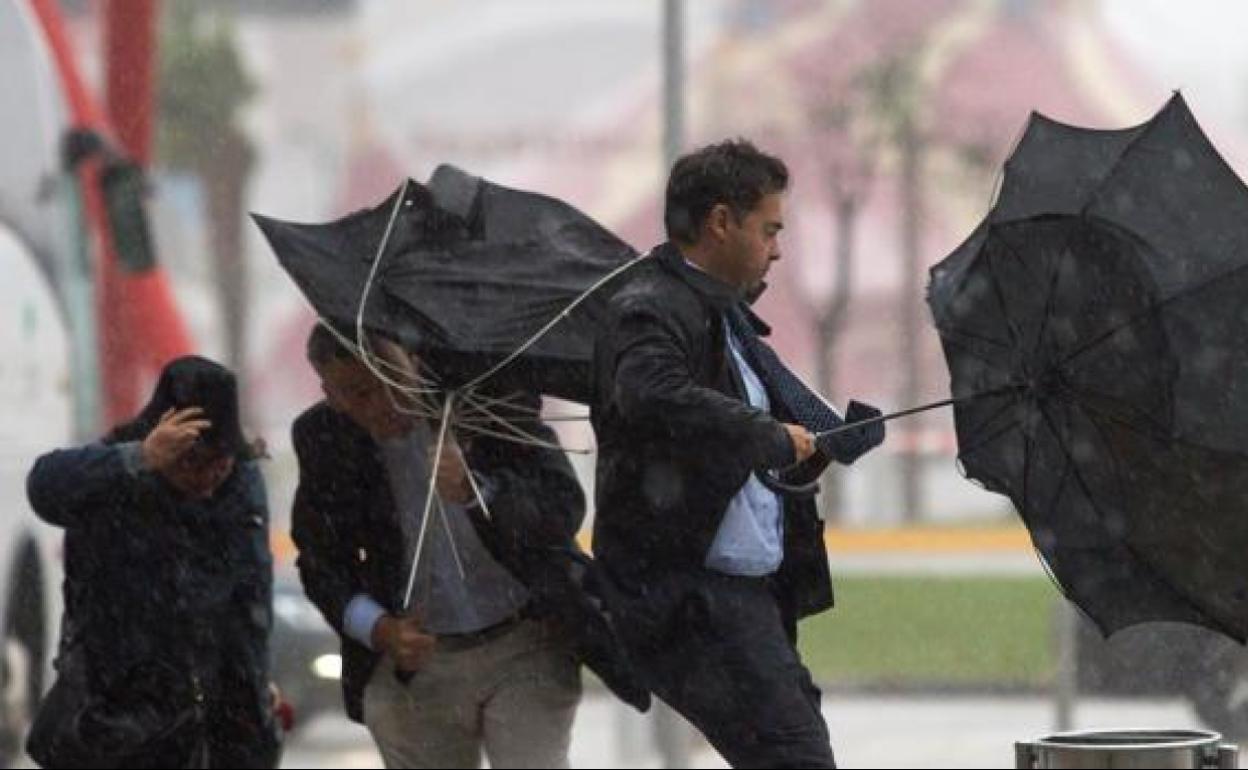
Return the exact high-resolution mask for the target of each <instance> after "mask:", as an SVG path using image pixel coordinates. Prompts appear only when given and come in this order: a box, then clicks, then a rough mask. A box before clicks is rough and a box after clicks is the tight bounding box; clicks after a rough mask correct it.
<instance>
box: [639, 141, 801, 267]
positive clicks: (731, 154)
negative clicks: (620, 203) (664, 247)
mask: <svg viewBox="0 0 1248 770" xmlns="http://www.w3.org/2000/svg"><path fill="white" fill-rule="evenodd" d="M788 185H789V169H788V167H786V166H785V165H784V161H782V160H780V159H779V158H777V157H774V156H772V155H768V154H767V153H765V152H761V151H760V150H759V149H758V148H757V147H755V146H754V145H753V144H752V143H750V142H749V141H747V140H745V139H729V140H726V141H723V142H720V143H719V144H712V145H708V146H706V147H703V148H702V149H700V150H697V151H696V152H692V153H689V154H688V155H685V156H683V157H681V158H680V159H679V160H677V161H676V164H675V165H674V166H672V173H671V176H669V177H668V180H667V202H666V207H665V210H664V212H663V223H664V225H666V227H667V237H668V238H669V239H670V240H672V241H675V242H677V243H685V244H690V243H695V242H696V241H697V240H698V236H699V234H700V233H701V231H702V224H703V223H704V222H706V217H707V215H709V214H710V213H711V209H713V208H715V206H716V205H718V204H720V203H723V204H726V205H727V206H728V207H729V208H730V209H731V210H732V213H733V215H734V216H735V217H737V219H738V220H740V219H742V218H744V217H745V215H746V214H748V213H749V212H751V211H753V210H754V208H755V207H756V206H758V202H759V201H760V200H762V198H763V196H764V195H770V194H771V193H778V192H784V190H785V188H786V187H788Z"/></svg>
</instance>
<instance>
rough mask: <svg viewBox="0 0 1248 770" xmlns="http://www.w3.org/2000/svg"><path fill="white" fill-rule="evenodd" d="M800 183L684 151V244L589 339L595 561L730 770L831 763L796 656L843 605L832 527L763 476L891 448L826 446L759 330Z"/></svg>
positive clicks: (670, 696)
mask: <svg viewBox="0 0 1248 770" xmlns="http://www.w3.org/2000/svg"><path fill="white" fill-rule="evenodd" d="M787 184H788V171H787V169H786V168H785V166H784V164H783V162H781V161H780V160H779V159H777V158H774V157H771V156H768V155H766V154H764V153H761V152H759V151H758V150H757V149H755V147H754V146H753V145H751V144H750V143H748V142H745V141H729V142H723V143H722V144H718V145H713V146H710V147H706V148H704V149H702V150H699V151H698V152H695V153H693V154H691V155H688V156H685V157H683V158H681V159H680V160H678V161H677V162H676V164H675V166H674V167H673V169H672V173H671V178H670V180H669V182H668V188H667V202H666V213H665V220H666V225H667V231H668V236H669V238H670V242H668V243H665V244H663V245H661V246H659V247H657V248H656V249H655V250H654V252H652V258H651V259H649V260H647V261H646V262H645V263H643V264H642V265H640V266H638V267H637V268H635V269H634V272H633V273H632V275H631V277H630V279H629V281H628V284H627V285H626V286H624V287H622V288H621V289H620V290H619V291H618V292H617V294H616V295H615V296H614V297H613V298H612V300H611V302H610V305H609V310H608V317H607V319H606V323H605V324H604V328H603V331H602V332H601V334H600V336H599V338H598V340H597V344H596V348H595V375H596V378H597V379H596V383H597V384H596V388H597V392H596V400H595V404H594V407H593V411H592V419H593V424H594V430H595V431H596V433H597V436H598V445H599V460H598V481H597V513H596V519H595V528H594V552H595V556H596V557H597V558H598V560H599V562H600V563H601V564H602V565H604V566H605V568H606V571H607V573H608V574H609V575H610V577H611V578H612V579H613V582H614V583H615V585H616V588H617V592H616V593H617V594H618V595H617V596H616V597H615V599H614V600H613V605H614V606H613V611H614V612H615V613H616V615H617V616H618V619H619V621H620V624H619V627H620V629H621V632H622V633H623V635H624V637H625V641H626V642H627V644H628V647H629V652H630V653H631V655H632V658H633V660H634V662H635V663H636V665H637V666H638V667H639V668H640V669H641V670H642V671H643V672H644V673H645V674H646V676H647V678H648V684H649V685H650V686H651V688H652V689H653V690H654V692H655V693H656V694H657V695H659V697H661V698H662V699H663V700H665V701H667V702H668V703H669V704H671V705H672V706H673V708H675V709H676V710H677V711H678V712H680V713H681V714H683V715H684V716H685V717H686V718H688V719H689V720H690V721H691V722H692V723H693V724H694V726H696V727H697V728H698V729H700V730H701V731H702V732H703V733H704V734H705V735H706V737H707V738H708V739H709V740H710V742H711V743H712V744H713V745H714V746H715V747H716V749H718V750H719V751H720V753H722V754H723V755H724V757H725V758H726V759H727V760H728V761H729V762H730V763H731V764H732V765H733V766H734V767H831V766H833V764H834V761H833V755H832V749H831V745H830V740H829V737H828V730H827V726H826V724H825V723H824V720H823V716H822V714H821V713H820V708H819V698H820V695H819V690H818V689H817V688H816V687H815V685H814V683H813V682H812V680H811V677H810V673H809V672H808V671H807V670H806V668H805V666H804V665H803V664H802V662H801V659H800V657H799V655H798V652H797V648H796V636H797V634H796V626H797V621H798V619H799V618H801V617H804V616H806V615H809V614H812V613H814V612H818V611H821V610H824V609H827V608H828V607H830V606H831V605H832V589H831V581H830V578H829V574H828V565H827V555H826V553H825V550H824V545H823V524H822V522H821V521H820V520H819V517H818V515H817V512H816V510H815V504H814V502H813V500H812V499H810V497H809V496H807V497H805V498H789V497H785V496H781V495H780V494H778V493H777V492H775V491H773V489H776V488H778V487H777V486H776V484H774V483H771V484H768V483H765V481H766V480H767V479H769V478H770V477H769V476H768V475H767V474H769V473H772V472H777V471H783V474H782V475H783V476H784V477H785V479H784V481H786V482H788V483H789V484H790V485H801V484H805V483H808V482H810V481H812V480H813V479H815V478H817V476H818V474H819V473H820V472H821V471H822V470H823V469H824V467H826V465H827V463H828V462H829V460H830V459H837V460H839V461H841V462H845V463H849V462H852V461H853V460H854V459H855V458H856V457H857V456H858V455H860V454H862V453H863V452H865V451H866V450H868V449H870V448H871V447H872V446H873V445H874V444H875V443H878V441H879V440H881V439H882V430H879V429H876V431H875V433H874V434H868V433H863V432H862V431H863V429H862V428H857V429H854V430H852V431H849V432H848V433H846V434H842V435H841V437H840V438H838V439H837V440H835V441H832V442H828V441H822V442H820V443H819V446H818V447H816V441H815V436H814V435H812V434H811V432H810V431H808V430H807V429H806V428H804V427H802V426H801V425H798V424H797V423H798V421H799V419H802V417H803V416H802V415H800V414H795V413H793V412H794V410H793V409H791V408H790V404H791V403H793V400H792V399H791V398H789V397H790V396H791V395H792V394H793V392H794V391H795V390H800V391H803V393H802V395H804V396H805V397H806V402H805V403H809V402H810V401H811V400H812V399H814V397H813V395H811V394H810V393H809V392H808V391H806V390H805V389H804V386H800V384H795V383H796V380H795V378H793V376H792V374H791V373H790V372H788V371H787V370H784V369H783V366H782V365H781V364H780V363H779V359H777V358H775V354H774V353H773V352H771V351H770V348H767V347H766V346H765V343H762V342H761V341H760V340H759V339H758V337H759V336H761V335H765V334H766V331H767V330H766V326H765V324H763V323H762V322H761V321H760V320H759V319H758V318H757V317H755V316H754V315H753V314H752V313H751V312H750V311H749V308H748V307H747V305H746V300H747V299H749V298H752V297H754V296H757V294H758V293H759V292H760V291H761V288H762V285H763V278H764V276H765V275H766V273H767V270H768V268H769V267H770V266H771V264H772V263H773V262H775V261H776V260H778V259H779V258H780V251H779V247H778V242H777V239H778V236H779V234H780V231H781V229H782V228H783V226H784V214H783V199H782V195H783V193H784V191H785V188H786V187H787ZM779 370H783V371H779ZM815 400H817V399H815ZM817 406H819V408H824V407H823V406H822V405H821V404H818V405H817ZM829 419H831V420H834V421H838V422H839V418H838V417H836V416H835V415H831V413H830V412H829ZM825 424H826V423H825ZM829 455H830V456H829Z"/></svg>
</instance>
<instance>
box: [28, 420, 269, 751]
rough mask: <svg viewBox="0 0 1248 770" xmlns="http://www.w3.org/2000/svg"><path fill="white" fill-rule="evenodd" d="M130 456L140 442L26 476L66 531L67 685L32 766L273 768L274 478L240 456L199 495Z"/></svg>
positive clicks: (50, 458)
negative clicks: (270, 501) (187, 493)
mask: <svg viewBox="0 0 1248 770" xmlns="http://www.w3.org/2000/svg"><path fill="white" fill-rule="evenodd" d="M128 451H130V452H137V451H138V445H137V444H129V445H126V444H121V445H110V444H106V443H95V444H90V445H87V446H84V447H80V448H76V449H67V450H58V451H55V452H51V453H49V454H47V455H44V456H43V457H40V458H39V459H38V461H36V463H35V465H34V468H33V469H32V470H31V472H30V475H29V477H28V480H27V492H28V495H29V497H30V502H31V506H32V508H33V509H34V510H35V512H36V513H37V514H38V515H39V516H40V517H41V518H42V519H43V520H45V521H47V522H48V523H50V524H54V525H56V526H59V527H63V528H64V529H65V582H64V594H65V615H64V621H63V626H62V636H61V644H60V652H59V655H58V659H57V671H58V679H57V683H56V685H55V686H54V688H53V691H52V693H51V694H50V695H49V698H48V699H47V700H46V701H45V703H44V706H43V709H42V710H41V712H40V714H39V717H38V719H37V720H36V725H35V728H34V730H32V739H31V744H30V751H31V753H32V756H35V758H36V759H37V760H40V761H43V762H45V763H55V764H56V765H57V766H69V765H70V764H73V763H76V762H78V761H79V759H76V758H75V755H74V752H75V751H77V750H79V749H81V750H83V751H85V752H86V753H87V754H88V755H89V759H90V761H91V762H92V763H95V766H101V767H103V766H122V767H141V766H152V767H184V766H201V765H202V766H213V767H240V766H241V767H260V766H275V764H274V763H275V762H276V759H277V753H276V752H277V750H278V749H279V748H280V746H279V744H278V743H277V737H278V733H277V728H276V725H275V724H274V722H273V715H272V709H271V704H270V695H269V690H268V685H269V670H270V666H269V650H268V639H269V632H270V629H271V627H272V609H271V603H272V559H271V556H270V554H269V543H268V523H269V522H268V506H267V504H266V502H265V493H264V483H263V479H262V478H261V476H260V473H259V471H258V469H257V468H256V466H255V465H254V463H251V462H239V463H238V464H237V465H236V467H235V470H234V472H233V473H232V474H231V476H230V477H229V478H228V479H227V480H226V481H225V482H224V483H223V484H222V485H221V487H219V488H218V490H217V491H216V493H214V495H213V496H212V497H211V498H210V499H208V500H205V501H192V500H186V499H183V498H181V497H180V496H179V494H178V493H177V492H176V491H175V490H174V489H173V488H172V487H170V486H169V485H168V484H167V483H166V482H165V481H164V480H163V479H162V478H160V477H159V476H158V475H156V474H154V473H151V472H149V471H144V470H138V471H136V472H132V471H131V470H128V469H127V466H126V463H125V461H124V459H123V458H124V456H125V454H126V452H128ZM41 757H42V759H41ZM149 763H152V764H149Z"/></svg>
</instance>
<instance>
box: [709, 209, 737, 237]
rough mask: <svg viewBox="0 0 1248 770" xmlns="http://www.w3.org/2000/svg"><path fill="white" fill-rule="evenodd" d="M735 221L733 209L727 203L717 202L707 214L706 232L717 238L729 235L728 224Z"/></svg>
mask: <svg viewBox="0 0 1248 770" xmlns="http://www.w3.org/2000/svg"><path fill="white" fill-rule="evenodd" d="M732 221H733V219H732V209H730V208H729V207H728V205H727V204H726V203H716V204H715V205H714V206H712V207H711V210H710V212H709V213H708V214H707V215H706V232H707V233H708V234H709V235H711V236H712V237H713V238H714V239H715V240H717V241H722V240H724V239H725V238H727V237H728V226H729V224H731V223H732Z"/></svg>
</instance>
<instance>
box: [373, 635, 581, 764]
mask: <svg viewBox="0 0 1248 770" xmlns="http://www.w3.org/2000/svg"><path fill="white" fill-rule="evenodd" d="M580 699H581V678H580V667H579V664H577V662H576V661H575V660H574V659H573V658H572V656H571V655H570V653H569V652H568V651H567V649H566V647H565V646H564V645H563V644H562V643H557V642H555V641H553V640H551V639H550V638H549V637H548V635H547V632H546V630H545V628H544V627H543V626H542V625H541V624H540V623H537V622H534V621H531V620H530V621H525V622H523V623H521V624H520V625H519V626H517V627H516V628H515V629H514V630H512V631H510V632H509V633H506V634H504V635H503V636H500V637H498V638H496V639H492V640H490V641H488V642H485V643H484V644H481V645H480V646H477V647H473V648H471V649H466V650H458V651H438V652H436V653H435V654H434V656H433V658H432V659H431V660H430V662H429V664H428V665H427V666H426V667H425V668H423V669H422V670H421V671H419V672H418V673H417V674H416V675H415V676H414V677H412V679H411V681H410V682H408V683H407V684H406V685H404V684H403V683H401V682H399V681H398V679H396V678H395V676H394V669H393V667H392V665H390V664H389V662H388V661H387V662H383V663H382V664H381V665H379V666H378V667H377V669H376V671H374V672H373V676H372V679H371V680H370V681H369V683H368V686H367V687H366V688H365V690H364V723H365V724H366V725H367V726H368V729H369V732H371V733H372V735H373V740H375V741H376V742H377V746H378V748H379V749H380V750H381V755H382V759H383V760H384V761H385V765H386V767H387V768H424V767H430V768H434V767H436V768H442V767H446V768H460V767H469V768H471V767H479V766H480V765H481V755H482V750H483V749H484V752H485V755H486V756H487V757H488V758H489V761H490V766H491V767H493V768H511V767H516V768H529V767H551V768H566V767H568V744H569V743H570V741H571V733H572V719H573V717H574V716H575V714H576V706H577V704H578V703H579V702H580Z"/></svg>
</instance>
